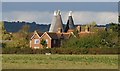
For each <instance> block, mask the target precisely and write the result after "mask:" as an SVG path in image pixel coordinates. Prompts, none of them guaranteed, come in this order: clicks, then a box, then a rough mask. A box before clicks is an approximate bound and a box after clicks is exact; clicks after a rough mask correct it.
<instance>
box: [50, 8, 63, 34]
mask: <svg viewBox="0 0 120 71" xmlns="http://www.w3.org/2000/svg"><path fill="white" fill-rule="evenodd" d="M59 28H60V29H61V30H62V31H63V22H62V18H61V13H60V11H59V10H58V11H57V13H56V16H54V18H53V21H52V23H51V26H50V30H49V32H58V29H59Z"/></svg>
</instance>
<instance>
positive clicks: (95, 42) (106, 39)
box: [62, 23, 119, 48]
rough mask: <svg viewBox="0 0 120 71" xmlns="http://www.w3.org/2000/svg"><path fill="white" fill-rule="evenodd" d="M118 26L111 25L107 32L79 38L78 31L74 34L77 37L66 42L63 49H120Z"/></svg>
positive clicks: (97, 32) (102, 31) (99, 31)
mask: <svg viewBox="0 0 120 71" xmlns="http://www.w3.org/2000/svg"><path fill="white" fill-rule="evenodd" d="M118 28H119V27H118V25H117V24H114V23H112V24H110V27H109V28H107V31H106V30H98V31H96V32H95V33H89V34H88V33H86V35H84V36H81V35H80V37H79V36H78V34H77V32H76V30H75V31H74V34H75V35H76V36H77V37H72V38H70V39H68V40H64V43H63V45H62V47H64V48H72V47H74V48H93V47H98V48H105V47H108V48H116V47H119V42H118V38H119V34H118Z"/></svg>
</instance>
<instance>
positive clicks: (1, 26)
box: [0, 22, 12, 40]
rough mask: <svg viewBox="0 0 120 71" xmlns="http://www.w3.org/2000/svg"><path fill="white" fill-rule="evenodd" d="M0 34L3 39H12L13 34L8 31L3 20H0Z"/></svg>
mask: <svg viewBox="0 0 120 71" xmlns="http://www.w3.org/2000/svg"><path fill="white" fill-rule="evenodd" d="M0 34H1V35H0V39H1V38H2V40H11V37H12V35H11V34H10V33H8V32H7V31H6V29H5V27H4V23H3V22H0Z"/></svg>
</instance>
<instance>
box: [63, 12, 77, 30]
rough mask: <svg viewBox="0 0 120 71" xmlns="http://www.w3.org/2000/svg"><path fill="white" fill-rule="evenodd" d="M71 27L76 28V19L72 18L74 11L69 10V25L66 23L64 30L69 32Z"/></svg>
mask: <svg viewBox="0 0 120 71" xmlns="http://www.w3.org/2000/svg"><path fill="white" fill-rule="evenodd" d="M69 29H75V25H74V21H73V18H72V11H70V12H69V16H68V21H67V25H66V27H65V30H64V31H65V32H67V31H68V30H69Z"/></svg>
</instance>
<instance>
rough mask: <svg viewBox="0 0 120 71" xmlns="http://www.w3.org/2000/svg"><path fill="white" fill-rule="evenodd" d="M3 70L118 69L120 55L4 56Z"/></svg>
mask: <svg viewBox="0 0 120 71" xmlns="http://www.w3.org/2000/svg"><path fill="white" fill-rule="evenodd" d="M2 57H3V60H2V67H3V69H118V55H57V54H56V55H41V54H3V55H2Z"/></svg>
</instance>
